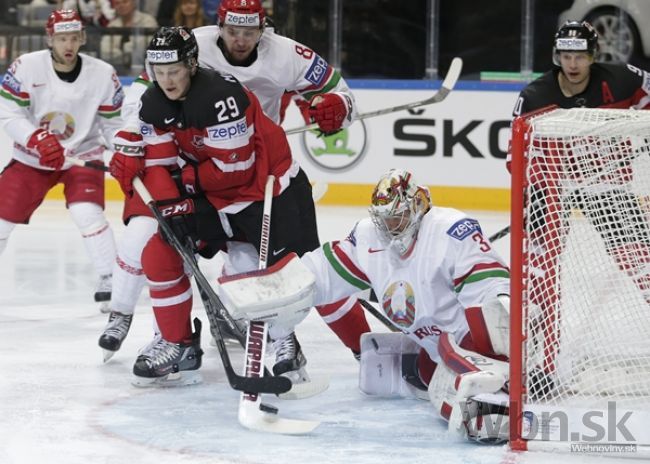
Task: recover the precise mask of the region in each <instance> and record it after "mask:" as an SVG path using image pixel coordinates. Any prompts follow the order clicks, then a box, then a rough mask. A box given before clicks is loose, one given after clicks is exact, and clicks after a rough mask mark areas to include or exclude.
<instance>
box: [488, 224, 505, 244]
mask: <svg viewBox="0 0 650 464" xmlns="http://www.w3.org/2000/svg"><path fill="white" fill-rule="evenodd" d="M509 233H510V226H509V225H508V226H505V227H504V228H503V229H501V230H498V231H496V232H495V233H493V234H492V235H490V236H489V237H488V240H489V241H490V242H496V241H497V240H499V239H501V238H503V237H505V236H506V235H508V234H509Z"/></svg>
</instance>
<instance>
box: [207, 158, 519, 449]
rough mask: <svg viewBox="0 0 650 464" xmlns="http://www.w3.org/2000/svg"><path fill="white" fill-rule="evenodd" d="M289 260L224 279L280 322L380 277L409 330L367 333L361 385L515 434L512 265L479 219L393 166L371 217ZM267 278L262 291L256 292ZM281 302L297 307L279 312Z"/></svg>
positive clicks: (378, 287) (479, 433) (480, 429)
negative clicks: (301, 284) (435, 202)
mask: <svg viewBox="0 0 650 464" xmlns="http://www.w3.org/2000/svg"><path fill="white" fill-rule="evenodd" d="M295 260H297V258H295ZM287 261H288V262H287V263H285V264H286V265H284V266H281V267H278V266H276V268H275V269H270V270H268V271H267V272H266V273H263V274H262V275H261V276H260V275H259V274H258V275H257V276H255V275H253V276H251V274H242V276H241V278H233V277H230V278H229V279H222V280H221V283H222V284H221V287H220V291H221V292H222V295H223V296H224V300H225V301H226V302H227V303H228V305H229V306H230V309H231V312H233V313H234V314H235V316H236V317H243V318H247V319H257V318H260V317H263V318H265V319H264V320H266V321H269V319H268V318H266V316H269V315H270V314H276V313H278V312H279V313H280V315H279V316H277V320H276V321H275V322H273V321H272V322H270V324H271V325H273V324H274V323H278V324H282V323H283V321H284V320H285V319H288V320H292V321H293V320H295V319H296V318H299V317H301V310H300V308H301V307H302V308H304V307H305V306H308V305H309V304H310V303H315V304H320V303H324V302H328V301H334V300H337V299H340V298H343V297H345V296H347V295H351V294H354V293H355V292H358V291H360V290H364V289H368V288H372V289H373V290H374V291H375V293H376V294H377V296H378V298H379V303H380V306H381V308H382V310H383V312H384V313H385V315H386V316H387V318H388V319H389V320H390V322H391V324H392V325H393V326H394V328H395V329H397V330H399V331H401V332H402V333H367V334H364V335H363V337H362V343H361V344H362V347H361V348H362V351H361V368H360V378H359V386H360V388H361V390H362V391H364V392H365V393H367V394H370V395H380V396H411V397H412V396H415V397H420V398H428V399H430V401H431V402H432V403H433V404H434V407H435V409H436V411H437V412H439V413H440V415H441V416H442V417H443V418H445V419H446V420H448V421H449V426H450V429H452V430H454V431H457V432H459V433H461V434H462V435H463V436H466V437H468V438H470V439H474V440H478V441H489V442H500V441H503V440H506V439H507V431H508V418H507V410H506V405H507V395H506V393H505V391H506V389H507V376H508V364H507V362H505V361H507V356H508V353H509V346H508V343H509V339H508V334H509V321H508V314H509V270H508V268H507V266H506V264H505V263H504V261H503V259H502V258H501V257H500V256H499V255H498V254H497V253H496V252H495V251H494V249H493V248H492V245H491V244H490V243H489V241H488V240H487V238H485V236H484V235H483V232H482V230H481V227H480V225H479V223H478V222H477V221H476V220H474V219H472V218H470V217H468V216H466V215H465V214H463V213H462V212H460V211H458V210H455V209H450V208H440V207H435V206H432V205H431V200H430V197H429V191H428V189H427V188H426V187H423V186H419V185H417V184H416V183H415V182H414V181H413V178H412V176H411V174H410V173H409V172H407V171H404V170H392V171H390V172H389V173H387V174H386V175H384V176H383V177H382V178H381V180H380V181H379V183H378V184H377V186H376V188H375V190H374V192H373V194H372V204H371V206H370V218H367V219H363V220H361V221H359V222H358V223H357V224H356V225H355V227H354V229H353V230H352V232H351V233H350V234H349V235H348V237H347V238H346V239H345V240H341V241H336V242H330V243H326V244H324V245H323V246H322V247H321V248H319V249H317V250H315V251H313V252H309V253H307V254H305V255H303V257H302V258H301V259H300V263H301V265H302V268H301V267H300V266H297V265H296V263H294V262H292V261H293V260H287ZM289 269H290V270H289ZM303 273H307V274H312V275H313V276H314V277H315V285H314V290H313V300H309V301H306V302H305V303H304V304H303V305H302V306H301V305H300V304H298V303H296V302H295V301H293V300H294V297H295V298H296V301H297V300H301V299H304V298H305V296H304V295H305V294H306V292H305V291H304V290H305V289H302V288H301V289H295V288H291V286H292V285H293V283H295V282H297V281H301V280H302V279H299V278H298V277H299V274H303ZM285 274H287V275H286V276H285ZM278 275H279V276H280V277H284V278H281V279H278ZM268 278H275V280H274V282H276V284H275V285H274V286H275V291H276V292H277V298H276V297H275V296H270V295H269V281H268V280H267V281H266V282H264V280H265V279H268ZM306 280H308V279H306ZM278 281H279V282H287V283H286V287H285V285H283V284H277V282H278ZM235 286H238V288H239V289H240V290H241V291H240V290H238V289H237V288H235ZM258 288H261V291H260V293H259V294H260V295H262V294H264V295H265V296H264V298H257V294H258V293H257V289H258ZM264 292H266V293H264ZM280 301H281V302H282V307H284V308H287V307H288V308H297V310H284V311H282V310H280V311H278V308H279V307H280V306H279V305H278V304H276V303H278V302H280ZM285 313H288V314H285Z"/></svg>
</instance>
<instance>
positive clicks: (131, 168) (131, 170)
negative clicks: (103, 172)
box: [108, 152, 144, 197]
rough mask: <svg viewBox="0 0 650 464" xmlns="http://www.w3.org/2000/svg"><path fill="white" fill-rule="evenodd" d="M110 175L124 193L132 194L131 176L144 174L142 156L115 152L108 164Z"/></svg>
mask: <svg viewBox="0 0 650 464" xmlns="http://www.w3.org/2000/svg"><path fill="white" fill-rule="evenodd" d="M108 167H109V170H110V171H111V175H112V176H113V177H114V178H115V180H117V182H118V183H119V184H120V187H121V188H122V191H123V192H124V194H125V195H126V196H128V197H131V196H133V178H134V177H136V176H137V177H140V176H142V174H144V159H143V158H142V156H129V155H125V154H124V153H120V152H115V153H113V157H112V158H111V162H110V163H109V165H108Z"/></svg>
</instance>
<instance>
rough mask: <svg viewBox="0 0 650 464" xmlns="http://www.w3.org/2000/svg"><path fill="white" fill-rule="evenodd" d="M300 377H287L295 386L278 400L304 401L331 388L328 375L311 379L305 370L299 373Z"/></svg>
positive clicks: (279, 396) (280, 395) (281, 394)
mask: <svg viewBox="0 0 650 464" xmlns="http://www.w3.org/2000/svg"><path fill="white" fill-rule="evenodd" d="M298 373H299V374H300V375H295V374H296V373H295V372H293V373H291V374H294V375H285V374H283V375H285V376H286V377H288V378H289V379H290V380H291V383H292V384H293V385H292V387H291V390H289V391H288V392H286V393H280V394H279V395H278V398H281V399H283V400H302V399H305V398H310V397H312V396H316V395H318V394H320V393H323V392H324V391H325V390H327V389H328V388H329V386H330V382H329V377H327V376H326V375H322V376H315V377H310V376H309V375H307V373H306V372H304V370H303V369H301V370H300V371H298Z"/></svg>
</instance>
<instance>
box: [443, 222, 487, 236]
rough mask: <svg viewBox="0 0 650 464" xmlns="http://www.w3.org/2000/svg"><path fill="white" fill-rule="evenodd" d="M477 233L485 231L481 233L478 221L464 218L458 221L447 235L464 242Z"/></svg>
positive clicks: (448, 230)
mask: <svg viewBox="0 0 650 464" xmlns="http://www.w3.org/2000/svg"><path fill="white" fill-rule="evenodd" d="M477 231H478V232H481V233H483V231H481V226H480V225H479V223H478V221H477V220H476V219H471V218H463V219H461V220H459V221H456V222H455V223H454V224H453V225H452V226H451V227H450V228H449V229H447V235H449V236H450V237H451V238H455V239H456V240H463V239H464V238H466V237H469V236H470V235H471V234H472V233H474V232H477Z"/></svg>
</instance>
